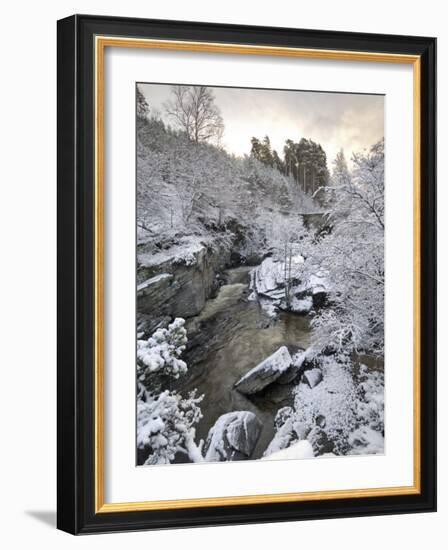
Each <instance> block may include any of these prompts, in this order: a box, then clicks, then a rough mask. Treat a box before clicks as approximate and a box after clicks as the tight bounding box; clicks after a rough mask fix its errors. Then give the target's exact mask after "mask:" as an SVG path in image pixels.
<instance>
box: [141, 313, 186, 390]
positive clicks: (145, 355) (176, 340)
mask: <svg viewBox="0 0 448 550" xmlns="http://www.w3.org/2000/svg"><path fill="white" fill-rule="evenodd" d="M184 324H185V320H184V319H182V318H180V317H178V318H176V319H175V320H174V321H173V322H172V323H171V324H169V325H168V328H159V329H157V330H156V332H154V334H153V335H152V336H151V337H150V338H148V340H137V378H138V380H139V382H141V383H142V384H144V385H145V386H146V387H150V385H151V383H152V379H154V374H163V375H164V376H168V377H171V378H179V376H180V375H181V374H184V373H186V372H187V365H186V363H185V361H182V359H180V356H181V355H182V352H183V351H184V350H185V344H186V343H187V331H186V330H185V327H184Z"/></svg>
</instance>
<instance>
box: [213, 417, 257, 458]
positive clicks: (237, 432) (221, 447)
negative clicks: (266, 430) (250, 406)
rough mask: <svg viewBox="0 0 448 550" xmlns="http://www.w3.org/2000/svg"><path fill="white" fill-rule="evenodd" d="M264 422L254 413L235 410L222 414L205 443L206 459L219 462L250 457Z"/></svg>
mask: <svg viewBox="0 0 448 550" xmlns="http://www.w3.org/2000/svg"><path fill="white" fill-rule="evenodd" d="M261 428H262V424H261V422H260V420H259V419H258V418H257V417H256V416H255V414H254V413H252V412H249V411H235V412H230V413H226V414H223V415H221V416H220V417H219V418H218V420H217V421H216V422H215V424H214V426H213V427H212V428H211V429H210V431H209V432H208V436H207V441H206V443H205V461H206V462H219V461H228V460H244V459H247V458H250V456H251V454H252V451H253V450H254V448H255V445H256V443H257V441H258V438H259V436H260V432H261Z"/></svg>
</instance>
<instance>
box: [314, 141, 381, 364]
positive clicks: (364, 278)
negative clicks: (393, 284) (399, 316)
mask: <svg viewBox="0 0 448 550" xmlns="http://www.w3.org/2000/svg"><path fill="white" fill-rule="evenodd" d="M352 162H353V165H354V166H353V169H352V171H351V174H350V175H349V176H348V175H343V178H341V179H339V180H338V181H337V182H336V183H337V184H335V185H332V186H331V188H332V190H334V192H335V200H334V202H333V208H332V213H331V219H332V223H333V230H332V232H331V234H329V235H327V236H326V237H325V238H323V239H321V241H320V242H319V243H318V244H317V245H316V247H315V249H314V254H313V256H314V261H315V262H317V263H318V264H319V265H320V267H321V268H322V269H323V270H325V272H327V273H329V279H330V282H331V291H330V300H331V303H332V307H331V308H330V309H327V310H324V311H321V312H320V313H319V315H317V316H316V317H315V319H314V320H313V327H314V338H315V346H316V347H318V348H324V347H329V348H331V349H335V350H351V349H352V350H368V351H370V352H374V353H377V354H380V355H381V354H382V353H383V346H384V277H385V275H384V142H383V141H380V142H379V143H377V144H375V145H373V146H372V147H371V149H370V150H369V151H368V152H366V153H362V154H356V155H354V156H353V159H352Z"/></svg>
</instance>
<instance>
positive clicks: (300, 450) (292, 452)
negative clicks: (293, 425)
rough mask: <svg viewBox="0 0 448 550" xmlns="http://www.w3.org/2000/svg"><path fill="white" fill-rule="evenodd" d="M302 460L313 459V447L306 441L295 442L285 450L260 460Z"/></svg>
mask: <svg viewBox="0 0 448 550" xmlns="http://www.w3.org/2000/svg"><path fill="white" fill-rule="evenodd" d="M303 458H314V453H313V447H312V446H311V443H310V442H309V441H307V440H306V439H303V440H301V441H297V442H296V443H294V444H292V445H291V446H290V447H287V448H286V449H282V450H280V451H275V452H273V453H271V454H269V455H267V456H263V457H262V458H261V460H291V459H303Z"/></svg>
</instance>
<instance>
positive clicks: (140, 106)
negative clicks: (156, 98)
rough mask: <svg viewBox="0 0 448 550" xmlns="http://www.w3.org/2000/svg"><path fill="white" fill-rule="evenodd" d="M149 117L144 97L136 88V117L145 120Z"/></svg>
mask: <svg viewBox="0 0 448 550" xmlns="http://www.w3.org/2000/svg"><path fill="white" fill-rule="evenodd" d="M148 115H149V105H148V102H147V101H146V98H145V96H144V95H143V93H142V92H141V91H140V88H139V87H138V86H137V117H138V118H141V119H143V120H146V119H147V118H148Z"/></svg>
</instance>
